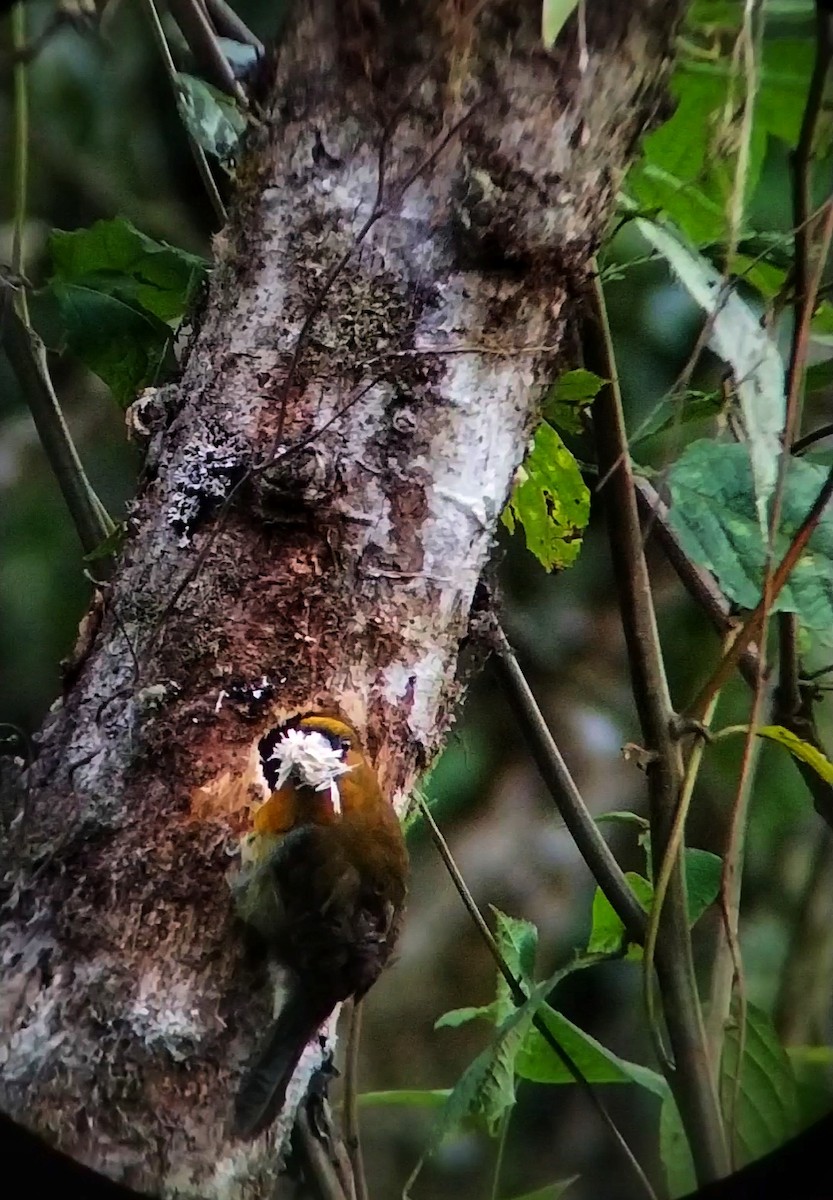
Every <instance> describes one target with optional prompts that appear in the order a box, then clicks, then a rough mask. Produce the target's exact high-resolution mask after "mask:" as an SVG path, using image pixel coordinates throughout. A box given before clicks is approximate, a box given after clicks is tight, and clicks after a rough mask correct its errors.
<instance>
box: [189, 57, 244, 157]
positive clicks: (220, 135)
mask: <svg viewBox="0 0 833 1200" xmlns="http://www.w3.org/2000/svg"><path fill="white" fill-rule="evenodd" d="M176 82H177V96H178V99H179V109H180V113H181V114H182V120H183V122H184V123H185V126H186V128H187V130H188V132H189V133H190V134H191V136H192V137H193V139H194V140H195V141H196V142H197V143H198V145H200V146H202V148H203V150H205V151H206V153H207V154H212V155H213V156H214V157H215V158H217V159H219V161H220V162H222V163H225V162H228V161H229V159H231V158H233V157H234V154H235V152H236V150H237V148H238V145H239V143H240V139H241V137H242V136H243V134H244V133H245V132H246V126H247V120H246V117H245V116H244V114H243V113H242V112H241V111H240V109H239V108H238V106H237V104H236V103H235V101H234V100H233V99H232V98H231V96H227V95H226V94H225V92H221V91H220V90H219V89H218V88H215V87H212V86H211V84H210V83H206V82H205V81H204V80H203V79H197V77H196V76H195V75H187V74H186V73H185V72H184V71H177V74H176Z"/></svg>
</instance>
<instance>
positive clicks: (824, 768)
mask: <svg viewBox="0 0 833 1200" xmlns="http://www.w3.org/2000/svg"><path fill="white" fill-rule="evenodd" d="M755 732H756V733H757V735H758V737H762V738H766V739H767V741H770V742H777V743H778V745H780V746H784V747H786V749H787V750H789V752H790V754H792V755H793V756H794V757H795V758H800V759H801V761H802V762H805V763H807V765H808V766H809V767H812V768H813V770H814V771H815V773H816V774H817V775H818V776H819V777H820V778H821V779H823V780H824V782H825V783H833V763H832V762H831V761H830V759H829V758H827V756H826V755H824V754H822V752H821V750H819V749H817V748H816V747H815V746H811V745H810V743H809V742H805V741H803V740H802V738H800V737H798V736H797V735H796V734H794V733H792V732H791V731H790V730H789V729H785V728H784V727H783V725H762V726H761V727H760V728H759V729H756V730H755Z"/></svg>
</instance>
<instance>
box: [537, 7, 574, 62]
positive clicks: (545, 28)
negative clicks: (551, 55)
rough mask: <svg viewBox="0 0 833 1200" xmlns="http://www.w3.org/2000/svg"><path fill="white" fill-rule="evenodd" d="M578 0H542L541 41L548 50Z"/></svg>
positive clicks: (553, 43)
mask: <svg viewBox="0 0 833 1200" xmlns="http://www.w3.org/2000/svg"><path fill="white" fill-rule="evenodd" d="M577 4H578V0H543V4H542V6H541V41H542V42H543V43H544V49H545V50H550V49H552V47H553V46H554V45H555V40H556V38H557V37H558V35H559V33H560V32H561V30H562V29H563V28H564V25H565V23H566V21H567V18H568V17H569V16H570V15H571V14H572V12H573V9H574V8H575V7H576V5H577Z"/></svg>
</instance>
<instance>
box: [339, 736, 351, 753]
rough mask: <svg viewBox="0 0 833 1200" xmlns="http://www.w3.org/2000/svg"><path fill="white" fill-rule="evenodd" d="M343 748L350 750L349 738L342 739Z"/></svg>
mask: <svg viewBox="0 0 833 1200" xmlns="http://www.w3.org/2000/svg"><path fill="white" fill-rule="evenodd" d="M341 748H342V750H349V749H350V739H349V738H342V739H341Z"/></svg>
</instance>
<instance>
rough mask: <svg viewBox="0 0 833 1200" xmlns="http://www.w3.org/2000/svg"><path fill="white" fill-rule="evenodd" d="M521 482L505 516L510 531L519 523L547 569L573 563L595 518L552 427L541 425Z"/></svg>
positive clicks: (574, 466) (569, 456)
mask: <svg viewBox="0 0 833 1200" xmlns="http://www.w3.org/2000/svg"><path fill="white" fill-rule="evenodd" d="M518 474H519V482H518V483H517V485H516V487H515V491H514V492H513V494H512V498H511V500H510V501H509V504H508V505H507V506H506V508H505V509H504V511H503V516H502V520H503V523H504V525H506V527H507V528H508V529H509V531H510V533H512V532H514V530H515V526H516V524H518V525H521V526H522V528H523V531H524V533H525V535H526V544H527V547H528V548H529V549H530V550H531V551H532V553H533V554H534V555H535V557H536V558H537V559H538V561H539V562H540V563H541V565H542V566H543V567H544V569H545V570H547V571H552V570H553V568H555V567H569V566H572V564H573V563H574V562H575V560H576V559H577V558H578V554H579V551H580V549H581V538H582V533H583V532H584V528H585V526H586V525H587V521H588V518H589V516H590V492H589V491H588V489H587V486H586V484H585V482H584V480H583V479H582V477H581V472H580V471H579V469H578V464H577V463H576V460H575V459H574V458H573V456H572V454H571V453H570V451H569V450H568V449H567V447H566V446H565V445H564V443H563V442H562V440H561V438H560V437H559V436H558V434H557V433H556V431H555V430H554V429H553V427H552V425H548V424H547V423H546V422H544V424H542V425H540V426H539V428H538V432H537V433H536V434H535V442H534V445H533V447H532V450H531V451H530V453H529V455H528V456H527V458H526V460H525V462H524V464H523V466H522V467H521V468H520V470H519V472H518Z"/></svg>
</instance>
